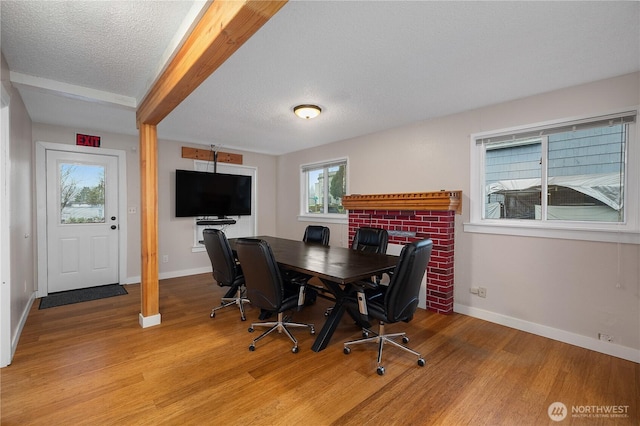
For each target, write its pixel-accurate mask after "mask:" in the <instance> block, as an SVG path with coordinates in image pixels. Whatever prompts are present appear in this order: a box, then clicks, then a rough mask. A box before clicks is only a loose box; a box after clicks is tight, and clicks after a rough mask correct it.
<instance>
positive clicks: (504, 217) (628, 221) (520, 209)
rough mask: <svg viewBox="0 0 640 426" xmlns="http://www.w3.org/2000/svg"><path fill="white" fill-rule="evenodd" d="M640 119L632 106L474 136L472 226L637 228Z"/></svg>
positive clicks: (620, 229)
mask: <svg viewBox="0 0 640 426" xmlns="http://www.w3.org/2000/svg"><path fill="white" fill-rule="evenodd" d="M635 119H636V111H631V112H623V113H618V114H612V115H608V116H603V117H595V118H589V119H583V120H573V121H569V122H556V123H551V124H547V125H541V126H535V127H529V128H523V129H515V130H514V129H511V130H509V131H505V132H500V131H497V132H495V133H484V134H478V135H472V141H471V143H472V152H473V158H472V166H473V170H474V172H473V174H472V177H471V179H472V194H471V199H472V203H473V206H472V213H471V224H470V225H490V226H493V227H502V228H503V229H506V228H517V227H520V228H521V229H523V228H529V229H544V230H550V229H562V230H565V231H566V230H568V229H574V230H580V229H582V230H590V231H596V230H597V231H614V230H615V231H616V232H620V231H632V232H637V231H638V217H637V216H638V214H637V205H638V199H637V198H638V189H639V188H638V181H637V180H638V179H637V177H638V170H637V165H638V161H637V160H638V149H637V141H636V140H635V137H636V136H635V135H636V134H635ZM474 180H475V182H477V183H475V184H474ZM478 183H479V184H478ZM634 207H635V208H634ZM466 230H467V229H466ZM468 230H472V231H473V230H475V231H479V230H478V229H474V228H473V226H470V227H469V229H468ZM480 232H486V230H485V231H480ZM499 233H507V232H505V231H501V232H499ZM564 237H566V234H565V235H563V238H564ZM636 238H637V237H636ZM580 239H582V238H580ZM587 239H590V238H587Z"/></svg>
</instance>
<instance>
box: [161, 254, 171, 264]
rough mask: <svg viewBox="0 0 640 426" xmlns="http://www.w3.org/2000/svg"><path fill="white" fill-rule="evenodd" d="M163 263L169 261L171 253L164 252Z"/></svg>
mask: <svg viewBox="0 0 640 426" xmlns="http://www.w3.org/2000/svg"><path fill="white" fill-rule="evenodd" d="M162 263H169V255H168V254H163V255H162Z"/></svg>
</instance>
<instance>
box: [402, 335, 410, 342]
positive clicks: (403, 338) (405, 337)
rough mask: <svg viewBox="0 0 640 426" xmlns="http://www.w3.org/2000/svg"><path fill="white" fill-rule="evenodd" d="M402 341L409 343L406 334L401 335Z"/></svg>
mask: <svg viewBox="0 0 640 426" xmlns="http://www.w3.org/2000/svg"><path fill="white" fill-rule="evenodd" d="M402 343H404V344H407V343H409V338H408V337H407V336H402Z"/></svg>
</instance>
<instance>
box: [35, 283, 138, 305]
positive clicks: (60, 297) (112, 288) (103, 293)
mask: <svg viewBox="0 0 640 426" xmlns="http://www.w3.org/2000/svg"><path fill="white" fill-rule="evenodd" d="M122 294H128V293H127V290H125V289H124V287H123V286H121V285H120V284H109V285H103V286H99V287H89V288H81V289H79V290H69V291H61V292H60V293H53V294H50V295H48V296H47V297H43V298H42V299H40V307H39V309H47V308H55V307H56V306H63V305H71V304H73V303H80V302H88V301H89V300H97V299H106V298H107V297H113V296H120V295H122Z"/></svg>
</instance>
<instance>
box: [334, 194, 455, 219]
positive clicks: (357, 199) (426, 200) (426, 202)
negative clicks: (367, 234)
mask: <svg viewBox="0 0 640 426" xmlns="http://www.w3.org/2000/svg"><path fill="white" fill-rule="evenodd" d="M342 205H343V206H344V208H345V209H348V210H436V211H438V210H440V211H444V210H454V211H455V212H456V213H457V214H462V191H438V192H409V193H406V194H370V195H360V194H353V195H345V196H344V197H342Z"/></svg>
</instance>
